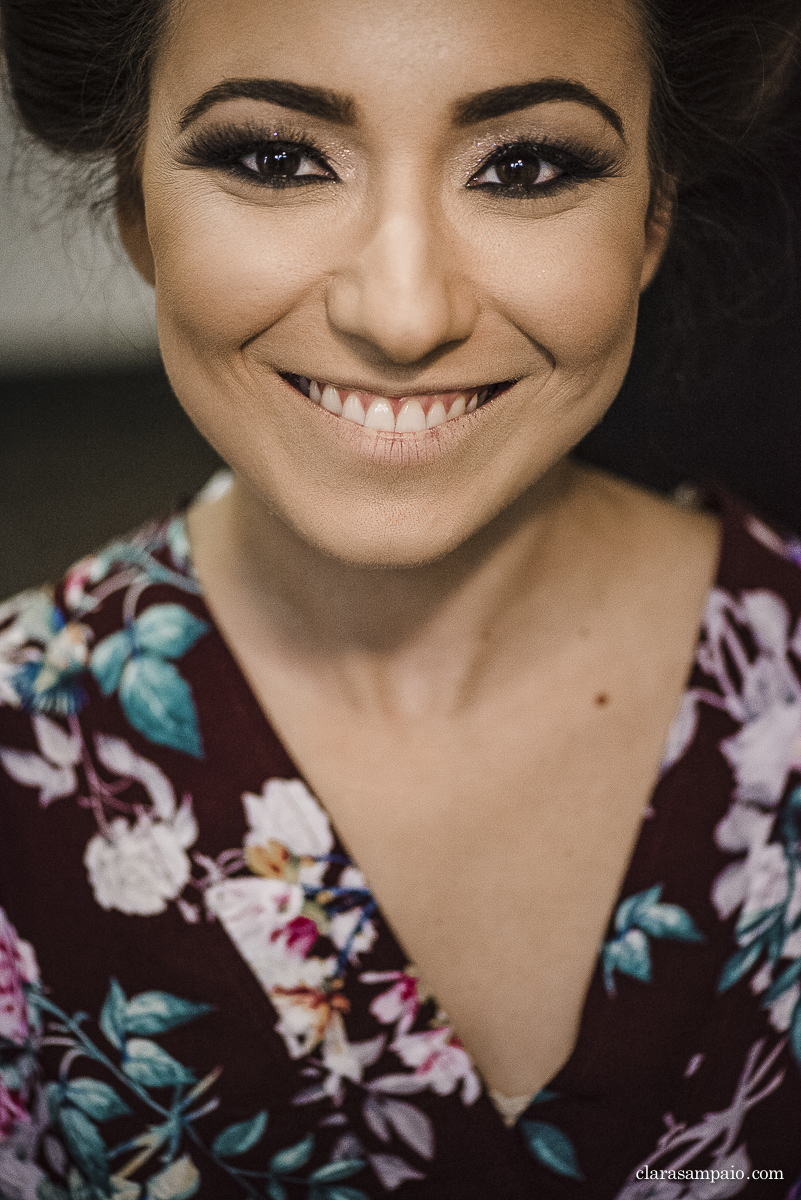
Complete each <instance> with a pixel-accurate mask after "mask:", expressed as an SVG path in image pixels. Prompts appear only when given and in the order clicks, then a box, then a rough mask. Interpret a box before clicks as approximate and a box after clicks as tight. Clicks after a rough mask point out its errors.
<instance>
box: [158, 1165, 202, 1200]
mask: <svg viewBox="0 0 801 1200" xmlns="http://www.w3.org/2000/svg"><path fill="white" fill-rule="evenodd" d="M199 1187H200V1173H199V1171H198V1169H197V1167H196V1166H195V1164H194V1163H193V1162H192V1159H191V1158H189V1157H188V1155H184V1157H183V1158H179V1159H176V1161H175V1162H174V1163H170V1165H169V1166H168V1167H167V1169H166V1170H165V1171H162V1172H161V1173H160V1174H159V1175H156V1176H154V1178H152V1179H150V1180H148V1184H147V1200H189V1197H190V1196H194V1195H195V1193H196V1192H197V1191H198V1189H199Z"/></svg>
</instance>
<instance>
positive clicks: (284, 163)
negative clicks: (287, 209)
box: [239, 142, 334, 187]
mask: <svg viewBox="0 0 801 1200" xmlns="http://www.w3.org/2000/svg"><path fill="white" fill-rule="evenodd" d="M239 162H240V163H241V165H242V166H243V167H244V168H245V170H246V171H248V172H250V173H251V174H253V175H258V176H259V177H260V178H261V179H263V180H264V182H265V183H268V184H273V186H278V187H282V186H284V187H285V186H286V185H287V184H292V183H294V182H295V181H297V182H304V183H305V182H306V181H307V180H308V181H309V182H311V181H312V180H314V179H333V178H334V175H333V173H332V171H331V170H330V169H329V168H328V167H327V166H326V165H325V164H324V163H323V162H321V161H320V159H318V158H317V157H316V156H315V155H313V154H311V153H310V152H309V151H308V150H307V149H306V148H305V147H303V146H298V145H293V144H291V143H288V142H273V143H268V144H267V145H264V146H259V147H258V148H257V149H256V150H253V151H251V152H250V154H246V155H244V156H243V157H242V158H240V160H239Z"/></svg>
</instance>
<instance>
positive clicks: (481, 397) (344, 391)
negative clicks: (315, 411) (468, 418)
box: [281, 372, 517, 433]
mask: <svg viewBox="0 0 801 1200" xmlns="http://www.w3.org/2000/svg"><path fill="white" fill-rule="evenodd" d="M281 378H282V379H283V380H284V381H285V382H286V383H288V384H289V385H290V387H292V388H294V389H295V391H296V392H300V393H301V394H302V395H304V396H305V397H306V398H307V399H308V400H311V402H312V404H316V405H318V406H319V407H320V408H324V409H325V410H326V412H329V413H331V414H332V416H335V417H341V418H342V420H343V421H351V422H353V424H354V425H363V426H364V428H365V429H377V430H381V431H383V432H385V433H423V432H424V431H425V430H426V429H434V428H436V426H437V425H444V424H446V423H447V422H449V421H457V420H458V419H459V418H460V417H463V416H465V415H466V414H467V413H472V412H475V411H476V409H477V408H481V407H482V406H483V405H485V404H488V403H489V402H490V400H494V399H495V397H496V396H499V395H500V394H501V392H505V391H507V390H508V389H509V388H510V387H513V386H514V384H515V383H516V382H517V381H516V380H514V379H512V380H505V381H504V382H503V383H494V384H489V385H484V386H482V387H478V388H466V389H463V390H461V391H453V392H429V393H427V394H425V395H412V396H396V397H393V396H379V395H377V394H375V393H373V392H366V391H363V390H362V389H360V388H343V387H337V386H335V385H334V384H333V383H326V382H324V381H323V380H317V379H308V378H307V377H306V376H305V375H293V374H289V373H284V372H281Z"/></svg>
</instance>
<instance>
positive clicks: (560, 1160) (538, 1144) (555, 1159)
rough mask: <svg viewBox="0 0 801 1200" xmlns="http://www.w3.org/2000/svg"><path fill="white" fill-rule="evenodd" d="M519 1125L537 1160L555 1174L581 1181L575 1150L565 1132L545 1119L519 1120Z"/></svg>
mask: <svg viewBox="0 0 801 1200" xmlns="http://www.w3.org/2000/svg"><path fill="white" fill-rule="evenodd" d="M520 1127H521V1129H522V1132H523V1136H524V1138H525V1139H526V1145H527V1146H528V1148H529V1150H530V1151H531V1153H532V1154H533V1155H534V1157H535V1158H536V1159H537V1161H538V1162H541V1163H542V1165H543V1166H545V1167H548V1168H549V1169H550V1170H551V1171H555V1172H556V1174H557V1175H564V1176H565V1177H566V1178H567V1179H575V1180H577V1181H578V1182H583V1180H584V1176H583V1175H582V1173H581V1171H580V1169H579V1165H578V1160H577V1158H576V1151H575V1150H574V1149H573V1143H572V1142H571V1140H570V1138H569V1137H568V1136H567V1134H565V1133H562V1131H561V1129H557V1128H556V1126H555V1125H549V1124H548V1123H547V1121H521V1123H520Z"/></svg>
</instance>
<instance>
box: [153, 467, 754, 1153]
mask: <svg viewBox="0 0 801 1200" xmlns="http://www.w3.org/2000/svg"><path fill="white" fill-rule="evenodd" d="M704 503H705V507H707V508H708V509H709V510H710V511H713V512H714V513H715V514H716V515H717V516H719V518H720V524H721V529H720V538H719V543H718V552H717V561H716V565H715V570H714V573H713V578H712V582H711V584H710V586H709V588H708V591H707V594H706V598H705V601H704V605H703V609H702V612H701V619H700V621H699V624H698V628H697V631H696V636H695V640H694V643H693V652H692V657H691V660H690V664H689V668H688V671H687V674H686V678H685V682H684V685H683V687H682V689H681V692H680V694H679V698H678V703H677V705H676V709H675V712H674V716H673V718H672V720H671V722H670V725H669V727H668V732H667V736H666V738H665V741H664V749H663V753H662V756H661V758H660V772H659V775H658V777H657V779H656V782H655V784H654V787H653V790H652V792H651V794H650V796H649V798H648V802H647V804H646V806H645V808H644V810H643V814H642V817H641V819H640V823H639V826H638V830H637V834H636V838H635V842H634V845H633V848H632V851H631V853H630V855H629V859H628V862H627V864H626V867H625V870H624V872H623V875H622V878H621V885H620V888H619V890H618V893H617V895H616V896H615V899H614V902H613V904H612V907H611V909H610V912H609V915H608V919H607V923H606V926H605V934H604V937H605V938H606V936H607V934H608V931H609V929H610V928H611V927H612V924H613V921H614V916H615V913H616V912H617V909H618V907H619V905H620V904H621V902H622V901H623V899H624V898H625V896H626V894H627V892H628V890H629V889H628V888H627V882H628V880H629V878H630V876H631V875H632V874H634V873H635V872H636V869H637V867H638V864H639V861H640V859H641V857H642V855H643V842H644V832H645V827H646V822H647V820H648V819H653V818H654V817H655V816H656V814H657V813H660V812H661V804H660V795H661V793H662V791H663V783H664V780H665V775H666V772H665V770H663V766H664V764H665V761H666V755H667V754H668V751H669V749H670V747H671V745H673V744H675V743H676V742H677V741H678V742H680V743H681V755H680V756H679V757H683V755H684V754H685V753H686V752H687V750H688V749H689V748H690V746H691V745H692V743H693V742H694V741H695V739H696V738H697V736H698V726H697V725H696V727H695V729H694V730H693V733H692V736H691V737H690V738H689V740H688V739H687V738H686V736H683V735H682V734H681V728H680V727H681V725H682V721H683V720H684V719H686V710H685V702H686V700H687V697H688V695H689V693H690V691H691V684H692V677H693V673H694V670H695V667H696V661H697V656H698V650H699V646H700V645H701V644H702V641H703V637H704V631H705V628H706V625H707V618H708V614H709V610H710V605H711V602H712V598H713V596H714V593H715V592H716V591H717V590H718V589H719V588H720V587H721V586H722V579H723V577H724V575H725V573H726V563H727V560H728V557H729V551H730V546H729V543H730V540H731V526H732V524H733V522H734V520H735V517H734V514H733V508H734V504H733V502H732V501H731V500H730V499H729V497H728V496H727V495H726V494H725V493H719V492H717V491H716V490H712V489H710V490H708V491H705V492H704ZM186 511H187V510H186V508H184V510H183V511H182V512H181V513H179V514H177V517H176V518H174V519H177V520H179V521H182V522H183V524H184V533H186V526H185V522H186ZM185 545H186V546H187V547H189V550H188V554H187V557H186V559H185V569H186V571H187V573H188V574H191V575H192V576H193V578H194V579H195V581H196V582H197V584H198V588H199V592H198V597H197V600H198V603H199V605H200V606H201V607H202V610H203V617H204V619H205V620H206V621H207V622H208V625H209V636H210V637H211V638H212V639H213V640H214V641H215V642H216V643H217V648H218V653H217V655H216V656H215V657H216V659H217V662H218V664H221V665H223V666H224V669H225V670H226V671H227V673H228V676H229V679H230V686H231V688H232V689H233V694H235V695H236V697H237V709H238V711H239V712H241V713H243V714H244V716H245V719H246V720H247V724H248V726H249V728H250V730H251V731H252V736H253V738H254V744H256V745H261V746H268V747H269V746H272V748H273V750H274V751H278V755H277V757H278V758H279V759H283V760H284V764H285V767H286V769H287V775H286V778H292V779H297V780H299V781H301V782H302V783H303V785H304V787H305V788H306V789H307V791H308V793H309V794H310V795H311V796H312V797H313V798H314V801H315V803H316V805H317V806H318V808H319V810H320V812H321V813H322V814H323V815H324V817H325V818H326V820H327V821H328V824H329V826H330V829H331V832H332V835H333V839H334V852H335V853H337V854H341V855H343V856H344V857H345V858H347V859H348V861H349V862H350V863H351V865H352V866H353V867H355V868H356V870H358V871H360V867H359V864H358V863H357V862H355V861H354V860H353V858H352V857H351V856H350V854H349V853H348V851H347V850H346V849H345V846H344V843H343V842H342V840H341V838H340V836H339V833H338V830H337V826H336V823H335V822H334V820H333V819H332V817H331V815H330V814H329V812H328V810H327V809H326V807H325V805H324V804H323V802H322V801H321V800H320V799H319V797H318V796H317V795H316V793H315V792H314V791H313V789H312V788H311V787H309V784H308V782H307V781H306V779H305V776H304V774H303V772H302V771H301V770H300V769H299V768H298V766H297V764H296V763H295V761H294V758H293V757H292V755H291V754H290V752H289V750H288V748H287V746H286V745H285V744H284V742H283V740H282V739H281V737H280V736H279V734H278V732H277V730H276V728H275V726H274V725H273V723H272V721H271V720H270V718H269V717H268V716H267V714H266V713H265V711H264V709H263V708H262V706H261V704H260V703H259V700H258V699H257V697H256V694H255V691H254V689H253V687H252V686H251V684H250V682H249V681H248V678H247V676H246V674H245V672H244V670H243V668H242V667H241V666H240V664H239V661H238V660H237V657H236V655H235V654H234V652H233V650H232V649H231V647H230V646H229V644H228V642H227V640H226V638H225V636H224V634H223V633H222V630H221V628H220V627H219V625H218V623H217V621H216V619H215V617H214V615H213V613H212V612H211V610H210V608H209V606H208V604H207V603H206V599H205V595H204V592H203V588H202V585H201V584H200V581H199V578H198V576H197V573H196V571H195V569H194V563H193V560H192V556H191V544H190V542H189V539H188V536H187V537H186V540H185ZM221 686H222V690H223V691H225V690H226V688H225V684H222V685H221ZM675 761H677V759H674V760H673V762H675ZM673 762H671V763H670V764H668V765H670V766H672V765H673ZM369 886H370V885H369V881H368V887H369ZM370 891H371V895H372V889H370ZM373 902H374V905H375V908H374V914H373V915H374V918H375V919H376V920H377V921H378V922H380V925H381V927H382V935H383V938H384V939H385V941H384V944H385V946H386V945H387V944H388V945H389V947H390V948H391V951H392V955H393V957H395V958H396V960H397V962H398V963H401V962H402V963H404V964H407V965H408V964H411V963H412V961H413V960H412V959H411V957H410V956H409V955H408V954H407V953H406V951H405V949H404V947H403V945H402V944H401V942H400V940H399V938H398V937H397V935H396V934H395V932H394V930H393V928H392V926H391V924H390V923H389V921H388V920H387V919H386V917H385V916H384V914H383V911H382V909H381V906H380V904H379V903H378V902H377V901H376V900H375V897H373ZM226 937H227V940H228V941H229V942H230V943H231V945H232V948H233V949H234V951H235V952H236V953H237V954H238V956H239V957H240V959H242V958H243V957H244V956H243V955H242V951H241V949H240V948H239V946H237V945H236V944H235V943H234V942H233V939H231V938H230V935H226ZM370 953H371V951H368V952H366V953H365V954H364V955H363V956H362V959H361V962H360V964H359V966H358V967H356V968H355V967H354V966H353V964H352V963H348V964H347V965H346V968H345V973H344V977H343V978H344V979H345V980H348V979H352V973H353V971H354V970H359V971H362V972H364V971H365V970H366V969H368V968H369V955H370ZM248 967H249V969H250V970H251V971H253V968H252V967H251V966H250V964H248ZM254 975H255V972H254ZM601 980H602V965H601V959H600V953H599V955H598V956H597V957H596V960H595V966H594V968H593V971H592V974H591V976H590V981H589V984H588V987H587V990H586V993H585V996H584V999H583V1002H582V1006H581V1013H580V1018H579V1021H578V1024H577V1033H576V1038H575V1041H574V1043H573V1047H572V1049H571V1051H570V1053H569V1055H568V1057H567V1059H566V1060H565V1062H564V1063H563V1064H562V1065H561V1066H560V1067H559V1068H558V1070H557V1071H556V1072H555V1073H554V1075H553V1076H552V1077H551V1079H550V1080H549V1081H548V1082H546V1083H545V1084H543V1086H542V1087H541V1088H540V1089H539V1091H538V1092H536V1093H534V1095H532V1097H531V1099H530V1100H529V1102H528V1104H527V1105H526V1107H525V1108H524V1109H522V1110H518V1111H516V1115H515V1118H514V1121H513V1122H511V1123H510V1122H509V1120H508V1119H505V1118H504V1115H503V1113H502V1111H501V1109H500V1108H499V1106H498V1105H497V1104H496V1103H495V1102H494V1101H493V1100H492V1097H491V1089H490V1088H489V1086H488V1085H487V1083H486V1082H485V1080H484V1079H483V1076H482V1075H481V1073H480V1071H479V1070H478V1068H477V1066H476V1064H475V1062H474V1060H473V1058H472V1055H470V1053H469V1051H467V1050H466V1048H465V1052H466V1053H467V1055H468V1056H469V1058H470V1061H471V1063H472V1066H473V1069H474V1071H475V1074H476V1077H477V1079H478V1081H479V1084H480V1087H481V1095H482V1096H483V1097H484V1098H485V1099H486V1101H487V1105H488V1108H489V1110H490V1111H491V1113H492V1115H493V1116H494V1118H495V1120H496V1121H497V1122H498V1123H499V1125H500V1126H501V1127H502V1128H504V1129H505V1130H506V1131H512V1130H513V1129H514V1128H516V1127H517V1126H518V1125H519V1123H520V1120H521V1119H522V1117H524V1116H525V1115H526V1114H527V1113H528V1112H529V1111H530V1110H531V1108H532V1105H533V1104H534V1103H535V1101H536V1100H537V1099H539V1098H541V1097H542V1098H544V1097H546V1096H548V1097H550V1096H552V1095H557V1094H560V1092H561V1090H562V1087H561V1085H562V1082H563V1081H566V1080H567V1079H568V1078H569V1077H571V1076H573V1075H574V1074H575V1073H576V1068H577V1066H578V1065H579V1061H578V1060H579V1056H580V1055H583V1054H584V1053H585V1052H586V1046H585V1042H586V1034H587V1031H588V1028H589V1026H590V1025H592V1024H594V1023H595V1022H594V1018H595V1016H596V1012H595V1008H596V1004H597V1003H598V1000H597V997H598V996H599V995H600V990H599V986H598V985H599V982H600V981H601ZM256 983H257V986H259V987H260V988H261V990H262V992H263V994H264V999H265V1002H266V1004H268V1005H270V1007H271V1008H272V1011H273V1012H274V1014H275V1016H276V1019H277V1018H278V1017H279V1016H280V1014H279V1013H278V1011H277V1009H276V1008H275V1006H274V1005H273V1003H272V1001H271V999H270V997H269V995H268V994H267V992H266V990H265V988H264V985H263V984H262V983H261V981H260V980H258V979H256ZM345 991H347V984H346V986H345ZM456 1032H457V1036H458V1031H456ZM287 1053H288V1052H287ZM517 1099H518V1098H514V1100H515V1102H516V1101H517Z"/></svg>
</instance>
